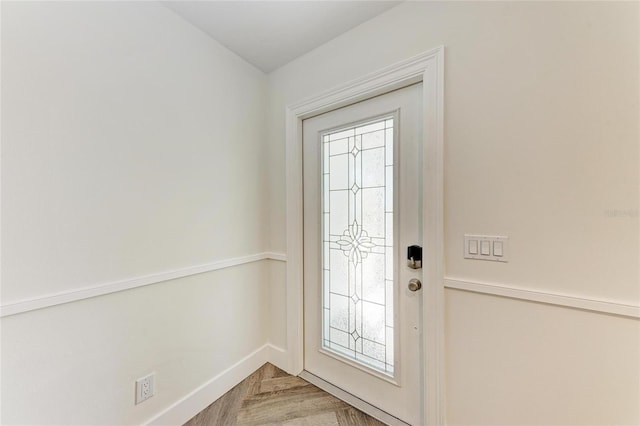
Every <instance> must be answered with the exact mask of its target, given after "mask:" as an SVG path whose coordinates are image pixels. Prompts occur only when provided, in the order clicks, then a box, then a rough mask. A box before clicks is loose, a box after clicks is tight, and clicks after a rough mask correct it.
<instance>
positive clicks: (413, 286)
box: [409, 278, 422, 291]
mask: <svg viewBox="0 0 640 426" xmlns="http://www.w3.org/2000/svg"><path fill="white" fill-rule="evenodd" d="M421 288H422V283H421V282H420V280H419V279H417V278H411V280H409V290H411V291H418V290H420V289H421Z"/></svg>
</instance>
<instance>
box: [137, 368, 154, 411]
mask: <svg viewBox="0 0 640 426" xmlns="http://www.w3.org/2000/svg"><path fill="white" fill-rule="evenodd" d="M155 382H156V373H151V374H149V375H148V376H145V377H143V378H141V379H138V380H136V404H140V403H141V402H143V401H146V400H147V399H149V398H151V397H152V396H153V395H154V394H155V392H156V389H155Z"/></svg>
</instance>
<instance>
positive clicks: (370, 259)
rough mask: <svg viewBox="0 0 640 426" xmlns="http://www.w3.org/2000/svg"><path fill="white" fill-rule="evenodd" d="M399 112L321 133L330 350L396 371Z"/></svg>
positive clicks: (325, 314) (325, 300)
mask: <svg viewBox="0 0 640 426" xmlns="http://www.w3.org/2000/svg"><path fill="white" fill-rule="evenodd" d="M393 122H394V117H393V115H390V116H385V117H381V118H378V119H375V120H370V121H366V122H364V123H361V124H359V125H356V126H351V127H349V128H346V129H338V130H336V131H331V132H327V133H326V134H324V135H322V159H323V161H322V174H323V179H322V203H321V204H322V212H323V221H322V227H323V231H324V232H323V240H322V246H323V250H322V252H323V253H324V255H323V259H322V275H323V280H322V282H323V318H322V322H323V336H322V339H323V348H325V349H328V350H330V351H333V352H334V353H337V354H340V355H342V356H345V357H348V358H350V359H352V360H354V361H358V362H360V363H362V364H364V365H366V366H367V367H371V368H374V369H376V370H378V371H380V372H383V373H387V374H391V375H392V374H393V359H394V338H393V336H394V333H393V310H394V300H393V299H394V298H393V277H394V274H393V264H394V259H393V182H394V179H393V176H394V174H393V157H394V141H393V139H394V131H393Z"/></svg>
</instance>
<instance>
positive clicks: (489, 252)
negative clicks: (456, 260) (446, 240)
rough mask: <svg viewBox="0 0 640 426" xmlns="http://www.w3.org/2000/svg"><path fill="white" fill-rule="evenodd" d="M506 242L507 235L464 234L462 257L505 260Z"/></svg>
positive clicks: (507, 241)
mask: <svg viewBox="0 0 640 426" xmlns="http://www.w3.org/2000/svg"><path fill="white" fill-rule="evenodd" d="M508 243H509V237H502V236H491V235H469V234H465V236H464V257H465V259H482V260H493V261H496V262H507V246H508Z"/></svg>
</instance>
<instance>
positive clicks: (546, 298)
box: [444, 277, 640, 319]
mask: <svg viewBox="0 0 640 426" xmlns="http://www.w3.org/2000/svg"><path fill="white" fill-rule="evenodd" d="M444 286H445V288H447V289H453V290H460V291H467V292H471V293H479V294H488V295H491V296H499V297H506V298H509V299H517V300H523V301H526V302H535V303H544V304H546V305H554V306H560V307H563V308H573V309H580V310H583V311H589V312H597V313H603V314H610V315H618V316H621V317H628V318H636V319H639V318H640V306H639V305H638V304H637V303H636V304H634V305H632V304H628V303H619V302H612V301H608V300H601V299H595V298H589V297H584V296H576V295H567V294H558V293H548V292H542V291H538V290H530V289H525V288H519V287H514V286H507V285H503V284H496V283H491V284H489V283H479V282H472V281H468V280H459V279H455V278H449V277H447V278H445V280H444Z"/></svg>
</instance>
